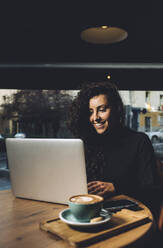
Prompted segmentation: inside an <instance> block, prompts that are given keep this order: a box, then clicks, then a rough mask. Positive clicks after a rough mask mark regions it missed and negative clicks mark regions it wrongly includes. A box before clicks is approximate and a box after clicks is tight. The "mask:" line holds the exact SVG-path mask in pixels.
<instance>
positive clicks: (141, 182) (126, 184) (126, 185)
mask: <svg viewBox="0 0 163 248" xmlns="http://www.w3.org/2000/svg"><path fill="white" fill-rule="evenodd" d="M93 142H94V146H97V147H99V148H100V149H102V153H103V157H104V161H105V164H104V165H102V164H101V166H103V167H104V168H103V175H102V178H99V180H103V181H106V182H112V183H113V184H114V186H115V188H116V192H117V194H127V195H130V196H132V197H135V198H137V199H138V200H141V201H143V202H144V203H146V204H149V207H150V205H152V206H153V201H155V202H156V197H158V193H159V191H158V187H157V171H156V158H155V154H154V150H153V147H152V144H151V141H150V140H149V138H148V136H147V135H146V134H145V133H142V132H136V131H134V130H131V129H128V128H119V129H117V130H116V129H114V130H112V131H109V130H108V131H107V132H106V133H104V134H102V135H96V137H95V138H94V140H93ZM91 143H92V142H91ZM92 147H93V146H92ZM97 151H98V148H97ZM97 180H98V178H97ZM157 200H159V199H158V198H157Z"/></svg>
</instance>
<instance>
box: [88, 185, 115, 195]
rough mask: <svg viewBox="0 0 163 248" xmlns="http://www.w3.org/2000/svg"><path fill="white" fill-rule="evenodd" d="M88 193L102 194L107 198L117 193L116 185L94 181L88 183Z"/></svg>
mask: <svg viewBox="0 0 163 248" xmlns="http://www.w3.org/2000/svg"><path fill="white" fill-rule="evenodd" d="M88 193H89V194H95V195H100V196H103V197H104V198H105V197H109V196H113V195H114V194H115V187H114V184H113V183H109V182H101V181H92V182H89V183H88Z"/></svg>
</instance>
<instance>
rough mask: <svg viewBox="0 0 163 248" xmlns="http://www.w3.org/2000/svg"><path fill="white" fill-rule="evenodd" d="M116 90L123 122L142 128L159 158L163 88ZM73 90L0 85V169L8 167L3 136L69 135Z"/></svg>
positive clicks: (162, 149) (162, 138)
mask: <svg viewBox="0 0 163 248" xmlns="http://www.w3.org/2000/svg"><path fill="white" fill-rule="evenodd" d="M119 92H120V95H121V97H122V100H123V102H124V107H125V122H126V126H128V127H130V128H132V129H134V130H137V131H141V132H145V133H146V134H147V135H148V137H149V138H150V140H151V142H152V145H153V147H154V151H155V153H156V156H157V157H158V158H159V159H160V160H161V161H163V91H124V90H123V91H119ZM77 93H78V91H77V90H4V89H3V90H2V89H1V90H0V169H1V170H8V165H7V157H6V147H5V138H7V137H15V138H17V137H21V138H26V137H27V138H41V137H42V138H72V137H73V135H72V133H71V132H70V131H69V130H68V129H67V126H66V121H67V113H68V109H69V106H70V105H71V102H72V100H73V99H74V97H75V96H76V95H77ZM8 187H9V186H8ZM0 188H1V185H0ZM2 188H3V189H4V187H2Z"/></svg>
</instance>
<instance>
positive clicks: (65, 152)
mask: <svg viewBox="0 0 163 248" xmlns="http://www.w3.org/2000/svg"><path fill="white" fill-rule="evenodd" d="M6 149H7V157H8V166H9V170H10V177H11V185H12V190H13V193H14V195H15V196H16V197H21V198H28V199H34V200H40V201H47V202H54V203H61V204H67V201H68V198H69V197H70V196H72V195H77V194H87V193H88V191H87V177H86V168H85V157H84V145H83V141H82V140H80V139H33V138H25V139H21V138H20V139H16V138H7V139H6Z"/></svg>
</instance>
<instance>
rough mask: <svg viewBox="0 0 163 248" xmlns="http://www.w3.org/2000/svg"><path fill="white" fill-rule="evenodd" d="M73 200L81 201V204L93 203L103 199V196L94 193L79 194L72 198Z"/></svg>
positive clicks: (75, 201)
mask: <svg viewBox="0 0 163 248" xmlns="http://www.w3.org/2000/svg"><path fill="white" fill-rule="evenodd" d="M70 201H71V202H74V203H81V204H92V203H96V202H100V201H102V198H101V197H99V196H94V195H93V196H92V195H78V196H74V197H72V198H70Z"/></svg>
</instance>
